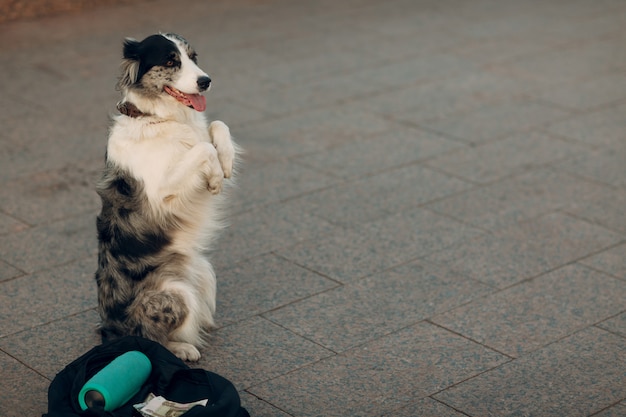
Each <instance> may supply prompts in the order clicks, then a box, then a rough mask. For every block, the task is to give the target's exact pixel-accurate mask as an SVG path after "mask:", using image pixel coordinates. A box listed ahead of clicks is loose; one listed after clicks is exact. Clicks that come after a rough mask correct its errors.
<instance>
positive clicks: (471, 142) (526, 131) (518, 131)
mask: <svg viewBox="0 0 626 417" xmlns="http://www.w3.org/2000/svg"><path fill="white" fill-rule="evenodd" d="M473 111H477V109H476V108H474V109H473ZM570 116H571V115H568V116H564V117H563V118H558V117H557V118H556V119H552V120H550V121H547V122H544V123H540V124H537V125H533V126H529V127H526V128H515V129H511V130H510V131H508V132H506V133H504V134H501V135H496V136H494V137H491V138H487V139H484V140H480V141H474V140H472V139H466V138H462V137H460V136H454V135H450V134H448V133H444V132H442V131H439V130H436V129H433V128H428V127H427V126H424V125H422V124H420V122H418V123H415V124H413V123H411V126H413V127H418V128H420V129H424V130H428V131H429V132H431V133H434V134H436V135H440V136H444V137H445V138H447V139H450V140H455V141H457V142H461V143H464V144H466V145H468V146H472V147H475V146H479V145H481V144H483V143H488V142H492V141H497V140H502V139H506V138H508V137H510V136H513V135H519V134H530V133H532V132H533V131H534V130H535V129H542V128H544V127H547V126H549V125H550V124H552V123H554V122H561V121H565V120H568V119H569V118H570ZM448 117H452V116H448Z"/></svg>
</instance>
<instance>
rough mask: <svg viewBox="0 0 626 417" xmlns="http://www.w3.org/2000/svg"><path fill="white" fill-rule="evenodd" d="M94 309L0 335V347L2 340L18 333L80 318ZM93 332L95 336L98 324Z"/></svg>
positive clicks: (94, 309) (94, 308)
mask: <svg viewBox="0 0 626 417" xmlns="http://www.w3.org/2000/svg"><path fill="white" fill-rule="evenodd" d="M96 309H97V307H92V308H88V309H85V310H82V311H78V312H74V313H71V314H68V315H65V316H62V317H58V318H56V319H53V320H49V321H42V322H40V323H37V324H35V325H33V326H30V327H25V328H22V329H20V330H18V331H15V332H12V333H7V334H0V345H2V339H5V338H8V337H12V336H16V335H18V334H20V333H26V332H30V331H32V330H35V329H38V328H40V327H43V326H47V325H49V324H53V323H57V322H60V321H63V320H66V319H68V318H72V317H76V316H80V315H81V314H85V313H87V312H89V311H96ZM93 330H94V333H95V334H97V331H98V323H95V324H94V328H93ZM0 350H2V348H1V347H0Z"/></svg>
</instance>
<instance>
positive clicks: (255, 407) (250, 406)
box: [239, 391, 289, 417]
mask: <svg viewBox="0 0 626 417" xmlns="http://www.w3.org/2000/svg"><path fill="white" fill-rule="evenodd" d="M239 396H240V397H241V405H242V406H243V407H244V408H245V409H246V410H248V412H249V413H250V415H251V416H254V417H289V414H287V413H284V412H282V411H281V410H279V409H278V408H276V407H272V406H271V405H270V404H268V403H267V402H265V401H263V400H260V399H258V398H257V397H255V396H254V395H251V394H248V393H247V392H245V391H243V392H240V393H239Z"/></svg>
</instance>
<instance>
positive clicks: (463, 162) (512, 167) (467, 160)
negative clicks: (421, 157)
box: [426, 132, 587, 183]
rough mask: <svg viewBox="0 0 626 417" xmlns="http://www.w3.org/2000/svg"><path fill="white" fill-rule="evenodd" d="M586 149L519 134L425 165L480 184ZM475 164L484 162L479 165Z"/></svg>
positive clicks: (541, 136) (540, 135)
mask: <svg viewBox="0 0 626 417" xmlns="http://www.w3.org/2000/svg"><path fill="white" fill-rule="evenodd" d="M586 151H587V149H586V148H584V147H582V146H578V145H576V144H573V143H567V142H564V141H561V140H559V139H557V138H554V137H550V136H548V135H546V134H545V133H541V132H529V133H518V134H516V135H513V136H510V137H508V138H506V139H503V140H499V141H496V142H489V143H485V144H482V145H479V146H476V147H471V148H463V149H460V150H456V151H455V152H448V153H446V154H445V155H442V156H439V157H435V158H433V159H430V160H428V161H427V162H426V165H428V166H430V167H432V168H435V169H439V170H442V171H444V172H447V173H450V174H453V175H455V176H458V177H462V178H465V179H468V180H470V181H473V182H478V183H488V182H492V181H496V180H499V179H501V178H503V177H506V176H510V175H514V174H519V173H522V172H525V171H529V170H531V169H533V168H538V167H542V166H545V165H548V164H551V163H554V162H558V161H560V160H564V159H568V158H572V157H575V156H577V155H578V154H579V152H586ZM476 161H482V163H480V164H476Z"/></svg>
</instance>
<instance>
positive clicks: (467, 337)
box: [407, 291, 519, 395]
mask: <svg viewBox="0 0 626 417" xmlns="http://www.w3.org/2000/svg"><path fill="white" fill-rule="evenodd" d="M498 292H500V291H498ZM494 294H497V292H496V293H492V294H487V295H485V296H483V297H479V298H476V299H474V300H472V301H476V300H478V299H480V298H486V297H487V296H489V295H494ZM467 304H469V303H465V304H464V305H467ZM458 307H462V306H458ZM458 307H454V308H452V309H450V310H448V311H446V312H443V313H447V312H449V311H452V310H455V309H456V308H458ZM443 313H442V314H443ZM437 315H438V314H437ZM434 318H435V317H429V318H426V319H424V320H422V322H424V323H428V324H430V325H432V326H435V327H438V328H440V329H443V330H445V331H446V332H449V333H452V334H454V335H456V336H459V337H461V338H463V339H465V340H469V341H470V342H472V343H475V344H477V345H479V346H482V347H484V348H485V349H488V350H491V351H493V352H496V353H497V354H499V355H502V356H504V357H505V358H507V359H508V360H507V361H506V362H504V363H501V364H500V365H497V366H494V367H493V368H490V369H489V370H491V369H495V368H498V367H500V366H502V365H504V364H506V363H511V362H513V361H515V360H516V359H519V357H514V356H511V355H509V354H507V353H504V352H501V351H499V350H498V349H496V348H494V347H492V346H489V345H486V344H485V343H484V342H480V341H478V340H475V339H473V338H471V337H469V336H468V335H465V334H463V333H459V332H458V331H456V330H453V329H449V328H447V327H446V326H444V325H443V324H439V323H437V322H436V321H433V319H434ZM413 325H415V324H413ZM407 327H410V326H407ZM487 371H488V370H487ZM487 371H483V372H481V374H482V373H484V372H487ZM475 376H477V375H474V376H472V377H470V378H466V380H467V379H472V378H474V377H475ZM448 388H449V387H448ZM445 389H447V388H445ZM445 389H444V390H442V391H445ZM435 394H436V393H432V394H429V395H435Z"/></svg>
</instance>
